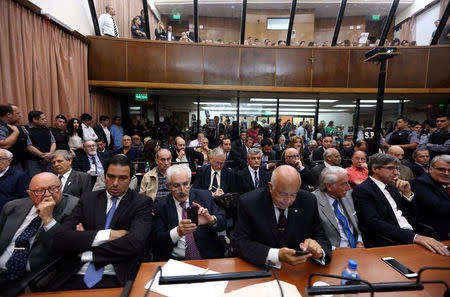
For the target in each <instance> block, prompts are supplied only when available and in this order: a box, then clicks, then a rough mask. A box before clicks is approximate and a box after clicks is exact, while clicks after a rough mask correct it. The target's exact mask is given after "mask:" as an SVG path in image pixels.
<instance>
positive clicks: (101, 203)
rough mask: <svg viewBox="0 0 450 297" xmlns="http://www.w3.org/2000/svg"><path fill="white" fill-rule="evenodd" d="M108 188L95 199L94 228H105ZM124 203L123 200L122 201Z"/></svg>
mask: <svg viewBox="0 0 450 297" xmlns="http://www.w3.org/2000/svg"><path fill="white" fill-rule="evenodd" d="M106 199H107V198H106V190H105V191H102V192H100V194H99V195H98V197H97V199H95V210H94V212H95V219H94V224H95V226H93V228H101V229H103V228H104V227H105V222H106V205H107V201H106ZM121 203H122V202H121Z"/></svg>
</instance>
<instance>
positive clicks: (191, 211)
mask: <svg viewBox="0 0 450 297" xmlns="http://www.w3.org/2000/svg"><path fill="white" fill-rule="evenodd" d="M186 211H187V218H188V219H189V220H191V222H192V223H194V224H196V225H198V207H197V206H196V205H191V206H189V207H188V208H187V209H186Z"/></svg>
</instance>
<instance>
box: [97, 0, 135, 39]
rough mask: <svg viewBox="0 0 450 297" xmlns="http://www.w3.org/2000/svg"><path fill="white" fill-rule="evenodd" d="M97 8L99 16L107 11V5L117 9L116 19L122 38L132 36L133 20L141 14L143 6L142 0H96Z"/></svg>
mask: <svg viewBox="0 0 450 297" xmlns="http://www.w3.org/2000/svg"><path fill="white" fill-rule="evenodd" d="M94 3H95V10H96V12H97V17H100V15H101V14H103V13H105V7H106V5H108V4H109V5H111V6H112V7H114V9H115V10H116V15H115V16H114V20H115V21H116V24H117V28H118V29H119V36H120V37H122V38H132V37H131V21H132V20H133V18H134V17H135V16H138V15H140V14H141V9H142V8H143V5H142V0H126V1H124V0H95V1H94Z"/></svg>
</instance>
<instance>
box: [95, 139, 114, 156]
mask: <svg viewBox="0 0 450 297" xmlns="http://www.w3.org/2000/svg"><path fill="white" fill-rule="evenodd" d="M95 143H96V144H97V153H101V154H102V155H103V156H104V157H105V160H108V159H109V158H111V157H112V156H114V155H115V154H116V152H115V151H113V150H111V149H109V148H108V147H106V140H105V139H103V138H101V137H99V138H97V139H96V140H95Z"/></svg>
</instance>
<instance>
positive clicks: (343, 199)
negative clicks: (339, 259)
mask: <svg viewBox="0 0 450 297" xmlns="http://www.w3.org/2000/svg"><path fill="white" fill-rule="evenodd" d="M349 190H350V185H349V183H348V175H347V171H346V170H345V169H343V168H341V167H337V166H331V167H327V168H325V169H324V170H322V173H321V174H320V178H319V189H318V190H316V191H314V192H313V194H314V195H316V198H317V206H318V208H319V215H320V218H321V220H322V225H323V229H324V230H325V234H326V235H327V237H328V239H329V240H330V242H331V246H332V248H333V250H334V249H335V248H338V247H351V248H355V247H364V245H363V243H362V237H361V232H359V229H358V218H357V217H356V212H355V208H354V207H353V201H352V197H351V196H350V195H349V193H348V191H349Z"/></svg>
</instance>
